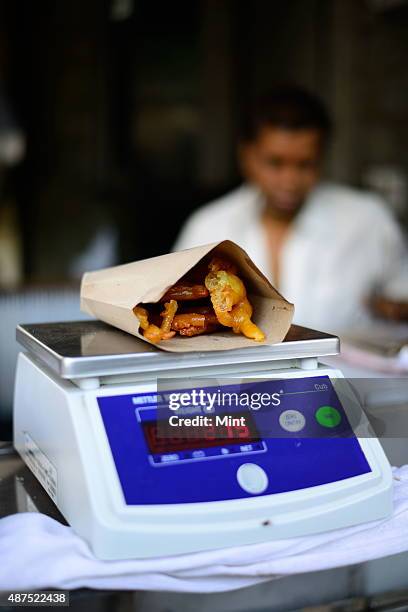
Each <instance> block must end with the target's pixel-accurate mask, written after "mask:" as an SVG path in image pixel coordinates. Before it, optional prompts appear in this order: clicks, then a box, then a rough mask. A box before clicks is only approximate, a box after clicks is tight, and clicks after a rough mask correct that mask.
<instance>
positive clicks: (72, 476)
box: [14, 321, 392, 559]
mask: <svg viewBox="0 0 408 612" xmlns="http://www.w3.org/2000/svg"><path fill="white" fill-rule="evenodd" d="M17 340H18V342H19V343H20V344H21V345H22V346H23V347H24V348H25V352H22V353H20V355H19V358H18V366H17V374H16V387H15V404H14V444H15V448H16V449H17V451H18V452H19V453H20V454H21V456H22V458H23V459H24V461H25V462H26V463H27V465H28V466H29V467H30V469H31V470H32V471H33V473H34V474H35V475H36V477H37V478H38V479H39V481H40V482H41V484H42V485H43V486H44V488H45V489H46V491H47V492H48V494H49V495H50V497H51V498H52V499H53V501H54V502H55V504H56V505H57V507H58V508H59V510H60V511H61V512H62V514H63V515H64V516H65V518H66V519H67V521H68V523H69V524H70V525H71V526H72V527H73V529H74V530H75V531H76V532H77V533H78V534H79V535H80V536H82V537H83V538H84V539H85V540H87V541H88V542H89V544H90V545H91V547H92V549H93V551H94V553H95V555H96V556H97V557H99V558H102V559H126V558H137V557H156V556H162V555H172V554H179V553H187V552H196V551H200V550H206V549H214V548H222V547H230V546H237V545H243V544H252V543H257V542H264V541H267V540H271V539H277V538H287V537H295V536H302V535H307V534H312V533H317V532H320V531H325V530H330V529H336V528H341V527H346V526H349V525H354V524H358V523H362V522H366V521H372V520H375V519H380V518H383V517H386V516H387V515H389V514H390V513H391V512H392V474H391V468H390V466H389V463H388V461H387V459H386V457H385V455H384V452H383V450H382V448H381V445H380V444H379V442H378V440H377V439H375V438H374V437H373V436H372V434H370V432H369V425H368V422H367V421H366V419H365V417H364V415H363V414H362V413H361V409H360V407H359V406H358V405H357V403H356V397H355V396H354V395H353V392H352V390H351V387H350V386H349V385H348V383H347V381H345V380H344V378H343V377H342V374H341V372H340V371H339V370H335V369H331V368H329V367H327V366H324V365H323V364H321V363H319V358H320V357H324V356H327V355H334V354H337V353H338V352H339V340H338V338H337V337H335V336H332V335H329V334H324V333H321V332H317V331H314V330H309V329H306V328H302V327H298V326H292V328H291V329H290V332H289V334H288V335H287V337H286V339H285V341H284V342H282V343H279V344H275V345H273V346H265V345H262V346H254V347H253V348H252V347H251V348H247V349H243V350H241V349H238V350H230V351H216V352H211V353H208V352H203V353H199V352H197V353H183V354H180V353H168V352H165V351H161V350H160V349H157V348H155V347H153V346H151V345H149V344H147V343H145V342H143V341H141V340H139V339H137V338H135V337H133V336H130V335H128V334H126V333H124V332H122V331H120V330H117V329H115V328H112V327H110V326H108V325H105V324H104V323H101V322H98V321H85V322H64V323H49V324H33V325H21V326H19V327H18V328H17ZM193 377H194V379H205V380H206V381H207V382H206V385H207V386H208V385H209V382H208V381H210V386H211V385H213V386H214V388H217V389H218V390H220V388H221V390H223V384H224V383H223V382H220V381H225V380H227V379H228V385H229V388H230V387H231V385H232V386H234V384H236V385H238V386H239V385H240V384H244V383H245V381H247V380H250V381H251V384H252V385H253V384H254V381H255V382H256V384H258V382H257V381H259V385H263V386H264V387H262V388H268V390H269V391H270V392H273V393H275V394H278V396H279V404H278V405H275V406H273V407H271V408H270V409H268V410H266V409H264V408H262V409H259V410H251V411H250V414H249V411H248V417H249V420H248V421H247V425H248V426H247V428H246V429H244V430H241V433H242V436H240V439H234V440H231V442H230V443H229V440H226V439H220V440H214V439H213V438H211V436H207V435H206V432H205V429H204V430H203V432H202V436H201V438H199V439H198V440H197V439H196V440H195V441H194V442H191V444H190V443H188V442H187V443H186V441H185V440H184V441H180V440H178V441H177V440H176V442H175V441H174V440H171V439H170V440H166V441H164V442H163V440H161V441H160V440H159V441H158V440H157V439H156V438H155V436H154V428H153V429H152V427H153V425H152V424H154V421H155V418H156V416H157V412H158V410H159V404H160V402H161V401H162V400H163V398H162V397H161V395H160V392H158V388H157V387H158V385H157V379H158V378H160V379H161V378H163V379H171V384H172V388H174V389H178V388H179V389H186V388H187V387H188V386H189V384H191V385H192V384H193V382H192V378H193ZM245 384H246V383H245ZM265 385H266V387H265ZM356 406H357V408H356ZM241 412H242V409H241ZM156 423H157V421H156ZM356 423H358V426H357V429H356V426H355V425H356ZM265 424H266V425H267V431H268V435H265V433H262V432H265ZM350 424H353V429H352V427H351V425H350ZM356 431H357V433H356ZM200 435H201V434H200Z"/></svg>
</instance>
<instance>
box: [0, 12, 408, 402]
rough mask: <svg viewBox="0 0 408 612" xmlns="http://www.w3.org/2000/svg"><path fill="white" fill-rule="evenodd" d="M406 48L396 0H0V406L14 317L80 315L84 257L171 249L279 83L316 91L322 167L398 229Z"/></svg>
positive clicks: (407, 179) (407, 36)
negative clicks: (370, 195)
mask: <svg viewBox="0 0 408 612" xmlns="http://www.w3.org/2000/svg"><path fill="white" fill-rule="evenodd" d="M407 58H408V1H404V0H290V1H288V2H280V1H274V0H252V1H251V2H248V1H244V0H195V1H193V2H191V0H190V1H188V0H179V1H178V2H172V3H167V2H160V3H153V2H150V1H149V0H104V1H102V0H87V1H86V2H83V1H81V2H80V1H79V0H58V2H55V1H54V0H36V2H32V1H30V0H0V313H1V320H2V322H1V325H0V346H2V349H1V351H0V353H1V354H3V359H2V358H1V355H0V390H1V389H2V390H3V391H2V392H1V391H0V414H1V406H2V402H3V405H4V404H5V403H10V401H11V400H10V397H11V392H12V390H11V388H10V377H11V376H12V371H13V368H14V353H15V351H16V348H15V346H14V327H15V322H16V320H17V321H23V320H24V321H30V322H34V321H39V320H56V319H62V318H65V319H67V318H68V319H77V318H79V317H80V316H81V315H80V313H79V312H78V297H77V287H78V282H79V278H80V276H81V273H82V271H83V270H84V269H92V268H95V267H103V266H106V265H110V264H113V263H119V262H120V263H122V262H126V261H131V260H135V259H140V258H145V257H150V256H154V255H158V254H161V253H165V252H168V251H169V250H170V248H171V246H172V244H173V243H174V240H175V238H176V235H177V233H178V230H179V228H180V225H181V224H182V222H183V220H184V219H185V218H186V216H187V215H188V214H189V213H190V212H191V210H192V209H194V208H196V207H198V206H200V205H202V204H204V203H205V202H207V201H208V200H210V199H211V198H213V197H216V196H218V195H221V194H222V193H225V192H226V191H227V190H228V189H230V188H231V187H234V186H235V185H237V184H238V183H239V181H240V179H239V175H238V169H237V164H236V152H235V151H236V143H237V134H238V129H239V126H240V122H241V119H242V114H243V109H244V107H245V106H246V105H247V104H248V103H250V102H251V100H253V99H254V97H255V96H256V95H257V94H258V93H259V92H260V91H262V90H264V89H265V88H268V87H270V86H271V85H273V84H275V83H279V82H293V83H296V84H298V85H302V86H306V87H308V88H309V89H311V90H312V91H314V92H316V93H318V94H319V95H320V96H321V97H322V98H323V100H324V101H325V102H326V104H327V106H328V108H329V110H330V111H331V113H332V115H333V118H334V121H335V138H334V140H333V142H332V144H331V148H330V151H329V157H328V161H327V168H326V174H327V175H328V176H329V177H330V178H332V179H334V180H338V181H342V182H346V183H348V184H351V185H354V186H363V187H368V188H370V189H371V190H374V191H378V192H379V193H381V194H382V195H383V196H385V199H386V201H387V203H388V206H390V207H391V208H392V209H393V211H394V213H395V215H396V216H397V218H398V219H399V220H400V223H401V224H402V226H403V227H405V228H406V227H407V226H408V212H407V211H408V206H407V185H408V146H407V142H408V72H407V69H406V66H407V61H406V60H407ZM2 394H3V395H2Z"/></svg>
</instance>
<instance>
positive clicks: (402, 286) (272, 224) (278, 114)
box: [175, 88, 408, 330]
mask: <svg viewBox="0 0 408 612" xmlns="http://www.w3.org/2000/svg"><path fill="white" fill-rule="evenodd" d="M330 132H331V121H330V117H329V116H328V114H327V112H326V110H325V108H324V106H323V105H322V103H321V102H320V101H319V100H318V99H317V98H316V97H315V96H313V95H311V94H310V93H308V92H306V91H303V90H301V89H297V88H281V89H276V90H273V91H271V92H269V93H268V94H266V95H264V96H263V97H262V98H260V99H259V100H258V102H257V103H256V105H255V106H254V108H253V109H252V112H251V113H250V114H249V116H248V118H247V121H246V125H245V126H244V132H243V134H242V139H241V143H240V145H239V161H240V166H241V170H242V174H243V177H244V179H245V183H244V184H243V185H242V186H241V187H239V188H238V189H236V190H234V191H233V192H231V193H229V194H227V195H226V196H224V197H222V198H220V199H219V200H217V201H215V202H212V203H210V204H208V205H206V206H204V207H203V208H201V209H199V210H198V211H197V212H195V213H193V214H192V216H191V217H190V218H189V219H188V220H187V222H186V224H185V226H184V227H183V229H182V231H181V234H180V236H179V238H178V240H177V243H176V245H175V249H176V250H180V249H185V248H189V247H192V246H197V245H199V244H205V243H208V242H213V241H218V240H223V239H227V238H228V239H231V240H233V241H235V242H237V243H238V244H239V245H240V246H242V247H243V248H244V249H245V250H246V251H247V252H248V253H249V255H250V256H251V257H252V258H253V260H254V262H255V263H256V264H257V265H258V267H259V268H260V269H261V270H262V271H263V272H264V274H265V275H266V276H267V277H268V278H269V279H270V280H271V282H272V283H273V284H274V285H275V286H276V287H277V288H278V289H279V290H280V291H281V292H282V294H283V295H284V296H285V297H286V298H287V299H288V300H290V301H292V302H293V303H294V304H295V321H296V322H297V323H299V324H303V325H309V326H312V327H313V326H314V327H320V328H324V329H328V330H341V329H344V328H347V327H350V326H354V325H355V324H359V323H360V322H362V321H364V320H367V318H368V312H369V305H368V304H369V301H370V304H373V303H374V301H373V298H374V297H375V296H377V295H378V294H381V296H385V297H382V298H381V300H377V302H376V303H378V307H379V308H380V307H381V308H382V309H383V310H384V309H385V310H384V312H391V311H390V310H389V308H390V307H391V308H394V310H393V311H392V312H394V314H400V313H401V312H402V310H403V309H404V303H402V304H399V305H398V304H397V305H396V306H395V304H396V302H397V301H402V302H404V301H405V300H406V298H407V297H408V272H406V271H405V270H404V269H403V268H404V266H405V265H407V263H408V262H407V259H406V258H407V254H406V251H405V245H404V240H403V237H402V234H401V231H400V229H399V227H398V225H397V223H396V221H394V219H393V217H392V215H391V214H390V212H389V211H388V210H387V208H386V206H385V205H384V203H383V202H382V201H381V199H380V198H379V197H377V196H375V195H372V194H370V193H364V192H361V191H357V190H355V189H351V188H349V187H345V186H340V185H336V184H332V183H323V182H320V174H321V167H322V162H323V158H324V154H325V151H326V146H327V143H328V139H329V136H330ZM390 305H391V306H390ZM387 308H388V310H387Z"/></svg>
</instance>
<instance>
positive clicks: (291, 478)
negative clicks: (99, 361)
mask: <svg viewBox="0 0 408 612" xmlns="http://www.w3.org/2000/svg"><path fill="white" fill-rule="evenodd" d="M208 389H210V388H208ZM254 389H256V392H257V394H258V395H259V393H265V394H268V395H269V396H270V397H274V398H275V399H276V398H278V401H275V402H273V404H271V405H268V406H260V407H257V408H255V409H254V408H253V407H246V408H243V407H242V405H237V406H229V407H228V408H226V407H225V405H223V406H220V405H219V404H215V405H214V409H213V411H212V412H209V413H205V414H204V413H203V412H200V413H199V415H195V416H200V417H201V418H197V420H196V424H195V425H194V426H193V427H189V428H188V431H187V429H183V425H182V426H181V428H180V427H178V426H177V428H176V427H174V430H175V433H174V435H173V434H172V433H171V431H169V416H173V415H174V417H175V418H174V419H173V420H174V421H175V422H176V423H177V424H178V423H179V422H181V423H183V419H182V418H180V416H181V415H180V414H179V411H176V410H174V411H169V397H168V396H166V394H164V393H161V392H160V391H159V392H158V393H135V394H126V395H105V396H103V397H102V396H101V397H98V398H97V402H98V408H99V411H100V414H101V417H102V421H103V425H104V428H105V431H106V435H107V439H108V442H109V445H110V449H111V453H112V457H113V460H114V463H115V468H116V471H117V474H118V477H119V480H120V483H121V487H122V491H123V495H124V498H125V501H126V504H128V505H145V504H177V503H180V504H182V503H194V502H210V501H221V500H228V499H230V500H231V499H242V498H248V497H253V496H254V495H270V494H277V493H283V492H289V491H297V490H301V489H305V488H309V487H314V486H318V485H323V484H328V483H332V482H339V481H342V480H345V479H349V478H353V477H356V476H361V475H364V474H368V473H369V472H371V467H370V464H369V462H368V460H367V458H366V456H365V454H364V452H363V450H362V448H361V445H360V442H359V440H358V439H357V438H356V436H355V435H354V433H353V431H352V428H351V425H350V422H349V420H348V417H347V415H346V412H345V410H344V408H343V406H342V404H341V402H340V399H339V397H338V395H337V393H336V391H335V389H334V387H333V384H332V381H331V379H330V378H329V377H328V376H311V377H305V378H288V379H282V380H268V381H257V382H256V383H254V382H251V383H241V384H231V385H230V384H228V385H223V386H222V388H220V387H219V386H218V387H214V389H213V390H214V392H215V391H216V392H220V394H221V395H219V397H223V396H224V395H223V394H231V393H242V392H243V391H244V392H245V391H248V392H249V393H253V392H254ZM182 391H183V390H182ZM210 391H211V389H210ZM181 414H183V417H185V416H186V411H184V412H183V411H182V412H181ZM188 416H189V417H193V415H192V414H190V415H188ZM215 416H217V417H218V419H217V422H215ZM186 427H187V426H186ZM163 428H164V429H163Z"/></svg>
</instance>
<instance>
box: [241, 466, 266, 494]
mask: <svg viewBox="0 0 408 612" xmlns="http://www.w3.org/2000/svg"><path fill="white" fill-rule="evenodd" d="M237 480H238V484H239V486H240V487H241V488H242V489H244V491H246V492H247V493H252V494H253V495H256V494H257V493H263V492H264V491H265V489H266V488H267V486H268V477H267V475H266V473H265V471H264V470H263V469H262V468H261V467H260V466H259V465H257V464H256V463H243V464H242V465H240V466H239V468H238V470H237Z"/></svg>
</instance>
